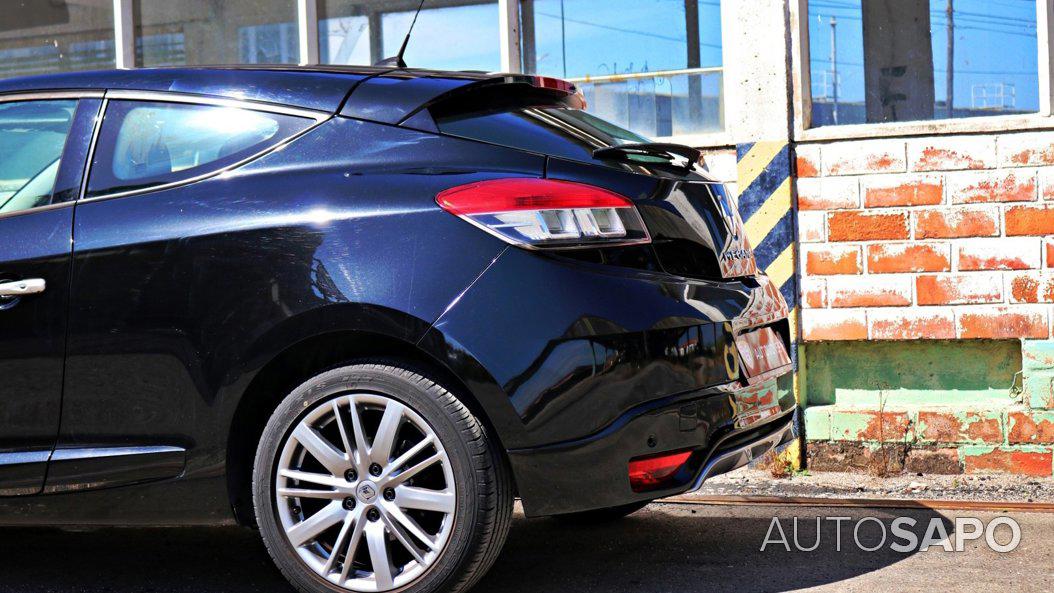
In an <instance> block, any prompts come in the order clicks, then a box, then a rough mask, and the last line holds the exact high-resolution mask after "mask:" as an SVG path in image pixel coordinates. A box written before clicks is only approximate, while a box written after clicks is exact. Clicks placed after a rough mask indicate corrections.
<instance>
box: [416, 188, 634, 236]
mask: <svg viewBox="0 0 1054 593" xmlns="http://www.w3.org/2000/svg"><path fill="white" fill-rule="evenodd" d="M436 203H437V204H439V206H440V207H441V208H443V209H444V210H446V211H447V212H450V213H451V214H454V215H456V216H459V217H461V218H462V219H464V220H466V221H468V222H471V223H472V224H474V225H476V226H478V227H480V228H482V229H484V230H486V231H487V232H489V233H491V234H493V235H495V236H497V237H499V238H501V239H502V240H504V241H506V242H508V243H512V244H513V245H519V246H524V247H574V246H589V245H595V244H631V243H646V242H648V241H649V240H650V237H649V236H648V232H647V229H646V228H645V227H644V222H643V220H641V218H640V214H639V213H638V212H637V209H636V207H634V205H633V202H632V201H631V200H630V199H629V198H626V197H624V196H621V195H619V194H617V193H615V192H612V191H609V190H606V189H603V188H599V187H594V186H591V185H586V184H584V183H575V182H571V181H557V180H554V179H534V178H511V179H493V180H489V181H479V182H476V183H469V184H467V185H462V186H458V187H453V188H450V189H448V190H444V191H442V192H440V193H439V195H437V196H436Z"/></svg>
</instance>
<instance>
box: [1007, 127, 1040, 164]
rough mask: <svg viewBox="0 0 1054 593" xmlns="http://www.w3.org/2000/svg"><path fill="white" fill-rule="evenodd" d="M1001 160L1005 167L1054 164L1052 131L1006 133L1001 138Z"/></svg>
mask: <svg viewBox="0 0 1054 593" xmlns="http://www.w3.org/2000/svg"><path fill="white" fill-rule="evenodd" d="M999 157H1000V158H999V161H1000V164H1001V165H1002V166H1004V167H1021V166H1026V165H1050V164H1054V142H1051V137H1050V132H1031V133H1026V134H1006V135H1004V136H1001V137H1000V138H999Z"/></svg>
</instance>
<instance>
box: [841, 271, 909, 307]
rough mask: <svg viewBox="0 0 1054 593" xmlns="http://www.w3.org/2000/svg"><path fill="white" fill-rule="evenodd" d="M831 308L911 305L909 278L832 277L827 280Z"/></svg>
mask: <svg viewBox="0 0 1054 593" xmlns="http://www.w3.org/2000/svg"><path fill="white" fill-rule="evenodd" d="M827 298H828V300H829V301H830V304H831V307H834V308H843V307H902V306H906V305H910V304H911V278H910V277H908V276H904V277H894V276H886V277H883V278H882V279H881V280H880V281H878V280H876V279H875V278H871V277H867V276H856V277H852V276H832V277H831V278H829V279H828V280H827Z"/></svg>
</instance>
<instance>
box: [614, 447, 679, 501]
mask: <svg viewBox="0 0 1054 593" xmlns="http://www.w3.org/2000/svg"><path fill="white" fill-rule="evenodd" d="M691 456H692V452H691V451H674V452H672V453H661V454H659V455H651V456H648V457H637V458H635V459H631V460H630V462H629V483H630V486H631V487H632V488H633V491H634V492H647V491H649V490H659V489H661V488H665V487H667V486H671V485H673V482H674V480H675V478H676V475H677V472H678V471H679V470H680V469H681V468H682V467H684V464H685V463H687V462H688V458H689V457H691Z"/></svg>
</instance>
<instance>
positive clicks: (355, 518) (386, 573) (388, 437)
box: [274, 393, 457, 592]
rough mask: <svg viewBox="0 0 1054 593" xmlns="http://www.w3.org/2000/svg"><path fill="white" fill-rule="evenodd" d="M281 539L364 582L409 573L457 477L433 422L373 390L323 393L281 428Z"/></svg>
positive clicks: (417, 569) (440, 534)
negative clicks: (292, 422) (293, 421)
mask: <svg viewBox="0 0 1054 593" xmlns="http://www.w3.org/2000/svg"><path fill="white" fill-rule="evenodd" d="M274 488H275V492H274V494H275V501H276V506H277V509H276V510H277V515H278V519H279V522H280V525H281V527H282V529H283V530H284V531H285V534H286V537H287V539H288V541H289V544H290V545H291V546H292V547H293V548H294V549H295V551H296V554H297V555H298V556H299V557H300V559H301V560H303V562H304V563H305V564H307V566H308V567H310V568H311V570H313V571H314V572H315V574H317V575H318V576H321V577H322V578H324V579H326V580H327V581H329V582H331V583H333V584H335V585H338V586H340V587H343V588H346V589H349V590H352V591H363V592H379V591H389V590H392V589H397V588H401V587H404V586H406V585H408V584H410V583H413V582H414V581H416V580H417V579H418V578H420V577H421V576H422V575H423V574H425V573H426V572H427V571H428V570H429V568H431V567H432V566H433V565H434V564H435V563H436V561H437V560H438V559H439V557H440V555H441V554H442V553H443V550H444V548H445V546H446V544H447V542H448V540H449V538H450V532H451V528H452V525H453V522H454V513H455V511H456V495H457V492H456V484H455V482H454V478H453V472H452V471H451V467H450V459H449V457H448V455H447V453H446V451H445V450H444V448H443V444H442V442H440V440H439V438H438V436H437V434H436V432H435V430H434V429H433V428H432V427H431V426H430V425H429V424H428V423H427V422H426V421H425V420H424V419H423V418H422V417H421V416H420V415H419V414H418V413H417V412H415V411H414V410H413V409H411V408H410V407H409V406H407V405H406V404H404V403H402V402H400V401H398V400H396V399H394V398H391V397H388V396H385V395H380V394H376V393H352V394H347V395H341V396H339V397H337V398H335V399H331V400H327V401H324V402H322V403H320V404H318V405H317V406H316V407H315V408H314V409H312V410H311V411H310V412H309V413H308V414H307V415H306V416H304V417H303V418H302V419H301V420H300V421H299V422H298V423H297V424H296V425H295V427H294V428H293V430H292V432H290V433H289V435H288V436H286V439H285V442H284V445H283V446H282V448H281V453H280V454H279V457H278V463H277V467H276V475H275V480H274Z"/></svg>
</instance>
